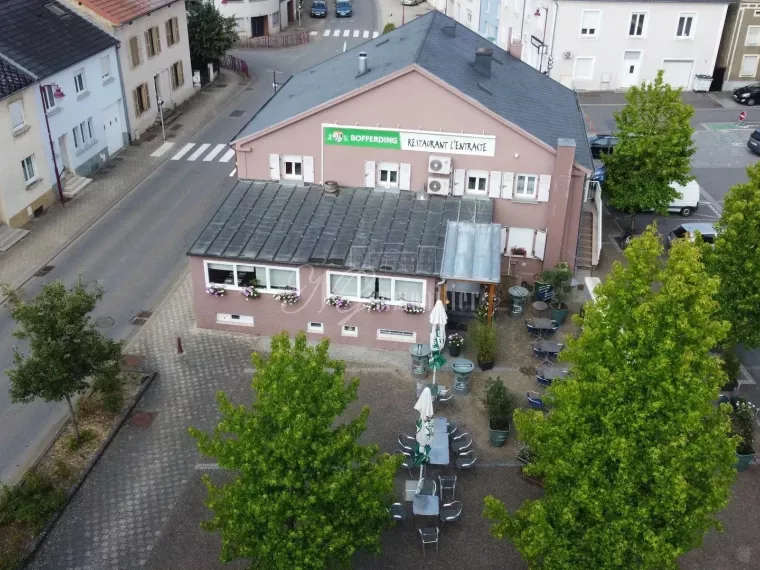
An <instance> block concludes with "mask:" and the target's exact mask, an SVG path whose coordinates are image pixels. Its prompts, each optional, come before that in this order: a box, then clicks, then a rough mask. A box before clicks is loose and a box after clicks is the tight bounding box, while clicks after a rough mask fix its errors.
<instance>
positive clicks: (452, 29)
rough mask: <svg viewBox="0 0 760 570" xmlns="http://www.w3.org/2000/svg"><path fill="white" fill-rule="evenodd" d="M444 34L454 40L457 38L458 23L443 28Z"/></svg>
mask: <svg viewBox="0 0 760 570" xmlns="http://www.w3.org/2000/svg"><path fill="white" fill-rule="evenodd" d="M443 32H444V33H445V34H446V35H448V36H451V37H452V38H455V37H456V35H457V22H456V20H454V23H453V24H451V25H449V26H443Z"/></svg>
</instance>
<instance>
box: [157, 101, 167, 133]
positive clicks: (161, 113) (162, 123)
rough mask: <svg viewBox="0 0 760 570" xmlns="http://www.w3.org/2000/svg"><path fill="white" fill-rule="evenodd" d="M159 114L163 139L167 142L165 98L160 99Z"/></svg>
mask: <svg viewBox="0 0 760 570" xmlns="http://www.w3.org/2000/svg"><path fill="white" fill-rule="evenodd" d="M158 114H159V115H160V116H161V139H162V140H163V141H164V142H166V132H165V131H164V100H163V99H159V100H158Z"/></svg>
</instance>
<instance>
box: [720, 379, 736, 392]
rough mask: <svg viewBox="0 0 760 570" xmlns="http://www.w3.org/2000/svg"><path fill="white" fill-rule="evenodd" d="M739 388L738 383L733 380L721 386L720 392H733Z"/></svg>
mask: <svg viewBox="0 0 760 570" xmlns="http://www.w3.org/2000/svg"><path fill="white" fill-rule="evenodd" d="M738 387H739V381H738V380H736V379H734V380H732V381H730V382H726V384H724V385H723V387H722V388H721V389H720V391H721V392H733V391H734V390H736V389H737V388H738Z"/></svg>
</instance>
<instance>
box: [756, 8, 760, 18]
mask: <svg viewBox="0 0 760 570" xmlns="http://www.w3.org/2000/svg"><path fill="white" fill-rule="evenodd" d="M755 18H760V10H755Z"/></svg>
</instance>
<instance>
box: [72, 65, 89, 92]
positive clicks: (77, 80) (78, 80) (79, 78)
mask: <svg viewBox="0 0 760 570" xmlns="http://www.w3.org/2000/svg"><path fill="white" fill-rule="evenodd" d="M74 90H75V91H76V94H77V95H79V94H81V93H85V92H86V91H87V82H86V81H85V80H84V69H80V70H79V71H77V72H76V73H75V74H74Z"/></svg>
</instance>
